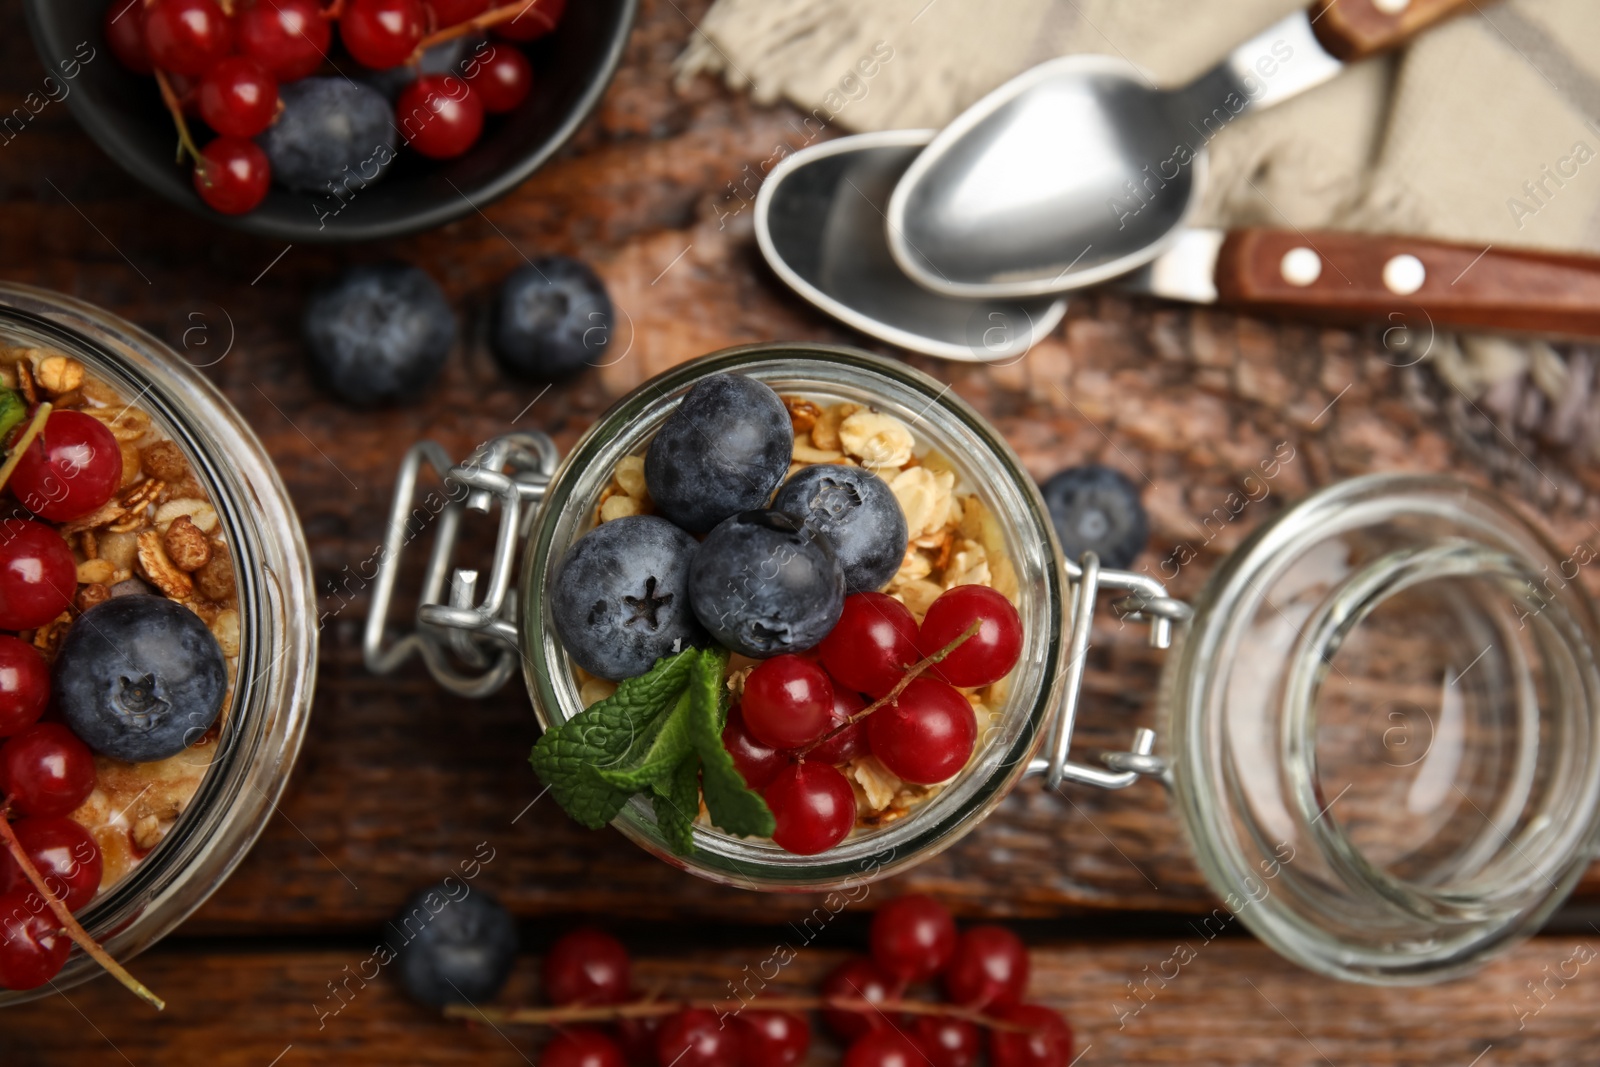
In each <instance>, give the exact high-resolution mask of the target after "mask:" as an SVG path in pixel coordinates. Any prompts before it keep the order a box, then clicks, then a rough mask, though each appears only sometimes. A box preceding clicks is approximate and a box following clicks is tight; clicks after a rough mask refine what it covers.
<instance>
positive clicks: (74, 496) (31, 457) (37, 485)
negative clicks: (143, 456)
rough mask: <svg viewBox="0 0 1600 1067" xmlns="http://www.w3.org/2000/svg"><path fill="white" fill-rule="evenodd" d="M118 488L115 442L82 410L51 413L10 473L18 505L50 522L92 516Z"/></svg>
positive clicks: (119, 455)
mask: <svg viewBox="0 0 1600 1067" xmlns="http://www.w3.org/2000/svg"><path fill="white" fill-rule="evenodd" d="M121 485H122V451H121V449H119V448H118V447H117V439H116V438H115V437H112V436H111V431H110V430H108V429H106V424H105V423H103V422H101V421H100V420H99V419H97V418H95V417H94V416H93V415H85V414H84V413H83V412H81V411H52V412H51V413H50V417H49V418H48V419H46V420H45V423H44V429H43V430H41V431H40V433H39V436H38V437H35V438H34V439H33V443H32V444H30V445H29V446H28V448H27V451H25V452H23V453H22V458H21V459H20V460H18V461H17V466H16V469H15V470H14V471H12V473H11V491H12V492H13V493H15V494H16V497H17V499H18V500H19V501H21V502H22V506H23V507H25V508H27V509H28V510H29V511H31V512H33V513H34V514H35V515H37V516H39V517H40V518H41V519H49V520H50V521H51V522H71V521H72V520H73V519H81V518H83V517H84V516H85V515H89V514H91V513H93V512H94V511H96V510H97V509H98V508H99V507H100V505H102V504H104V503H105V502H106V501H107V500H110V499H111V494H112V493H115V492H116V491H117V489H118V488H119V487H120V486H121Z"/></svg>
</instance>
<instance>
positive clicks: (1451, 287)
mask: <svg viewBox="0 0 1600 1067" xmlns="http://www.w3.org/2000/svg"><path fill="white" fill-rule="evenodd" d="M1216 284H1217V298H1218V302H1219V303H1222V304H1226V305H1230V306H1233V307H1237V308H1240V309H1243V310H1252V311H1285V312H1293V313H1296V314H1306V313H1309V314H1311V315H1312V316H1314V317H1320V318H1327V319H1333V320H1343V321H1362V320H1367V321H1378V322H1384V321H1392V320H1395V319H1396V317H1397V316H1398V317H1403V318H1406V319H1407V320H1408V321H1409V322H1410V324H1411V325H1413V326H1415V325H1417V321H1416V313H1417V312H1421V313H1423V314H1424V315H1425V316H1426V317H1427V319H1428V320H1429V321H1430V322H1431V323H1432V324H1433V325H1436V326H1479V327H1486V328H1489V329H1496V330H1517V331H1530V332H1536V333H1552V334H1565V335H1569V336H1600V258H1597V257H1591V256H1575V255H1564V254H1560V253H1555V252H1534V251H1529V250H1525V249H1509V248H1498V247H1494V246H1488V247H1485V246H1483V245H1459V244H1449V243H1446V242H1443V241H1428V240H1423V239H1420V238H1412V237H1382V236H1375V235H1371V234H1359V233H1344V232H1334V231H1311V232H1301V231H1298V230H1236V231H1234V232H1233V233H1230V234H1228V236H1227V238H1226V239H1225V240H1224V241H1223V242H1222V249H1221V251H1220V253H1219V254H1218V256H1217V266H1216Z"/></svg>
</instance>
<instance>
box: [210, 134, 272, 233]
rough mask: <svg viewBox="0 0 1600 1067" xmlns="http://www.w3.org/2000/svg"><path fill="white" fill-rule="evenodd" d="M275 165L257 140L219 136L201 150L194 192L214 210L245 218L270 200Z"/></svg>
mask: <svg viewBox="0 0 1600 1067" xmlns="http://www.w3.org/2000/svg"><path fill="white" fill-rule="evenodd" d="M271 185H272V165H271V164H270V163H269V162H268V161H267V154H266V153H265V152H263V151H262V150H261V146H260V145H257V144H256V143H255V142H254V141H246V140H244V139H243V138H241V137H218V138H217V139H216V140H214V141H212V142H211V143H210V144H208V145H206V146H205V147H204V148H202V149H201V150H200V161H199V162H198V163H196V164H195V165H194V189H195V192H197V193H199V194H200V199H202V200H204V201H205V202H206V203H207V204H208V205H209V206H210V207H211V208H212V210H214V211H220V212H221V213H222V214H224V215H243V214H244V213H245V212H247V211H251V210H254V208H255V206H256V205H257V204H259V203H261V201H263V200H265V199H266V197H267V190H268V188H269V187H270V186H271Z"/></svg>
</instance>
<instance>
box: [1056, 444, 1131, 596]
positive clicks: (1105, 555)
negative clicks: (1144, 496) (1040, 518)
mask: <svg viewBox="0 0 1600 1067" xmlns="http://www.w3.org/2000/svg"><path fill="white" fill-rule="evenodd" d="M1040 491H1041V492H1043V494H1044V502H1045V506H1046V507H1047V508H1049V509H1050V519H1051V521H1052V522H1053V523H1054V524H1055V527H1056V536H1057V537H1058V538H1060V539H1061V551H1062V553H1063V554H1065V555H1066V557H1067V558H1068V559H1072V560H1075V559H1077V558H1078V557H1079V556H1081V555H1083V553H1085V552H1093V553H1095V554H1096V555H1098V556H1099V557H1100V565H1101V566H1103V567H1115V568H1117V569H1119V570H1120V569H1123V568H1125V567H1127V566H1128V565H1129V564H1130V563H1132V562H1133V561H1134V559H1136V558H1137V557H1138V555H1139V553H1140V552H1143V551H1144V546H1145V543H1146V542H1147V541H1149V540H1150V520H1149V518H1148V517H1147V516H1146V515H1145V511H1144V504H1142V503H1141V502H1140V500H1139V490H1138V487H1137V486H1135V485H1134V484H1133V483H1132V482H1130V481H1129V480H1128V479H1127V478H1126V477H1124V476H1123V475H1122V473H1121V472H1119V471H1114V470H1112V469H1111V468H1110V467H1102V466H1100V465H1099V464H1097V463H1088V464H1085V465H1083V466H1081V467H1068V468H1067V469H1066V470H1064V471H1060V472H1059V473H1057V474H1055V475H1053V476H1051V478H1050V480H1049V481H1047V482H1045V483H1044V485H1043V486H1042V487H1041V490H1040Z"/></svg>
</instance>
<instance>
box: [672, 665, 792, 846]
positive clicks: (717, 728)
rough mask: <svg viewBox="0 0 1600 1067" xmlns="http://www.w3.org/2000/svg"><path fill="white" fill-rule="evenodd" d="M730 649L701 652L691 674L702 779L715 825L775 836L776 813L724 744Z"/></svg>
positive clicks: (692, 733)
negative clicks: (746, 779)
mask: <svg viewBox="0 0 1600 1067" xmlns="http://www.w3.org/2000/svg"><path fill="white" fill-rule="evenodd" d="M727 665H728V654H727V652H725V651H723V650H721V649H707V650H705V651H703V652H701V653H700V656H699V659H698V661H697V662H696V663H695V665H694V669H693V670H692V671H691V672H690V674H689V683H688V684H689V698H690V703H689V737H690V739H691V740H692V741H693V743H694V750H695V752H697V753H698V754H699V756H700V770H701V783H700V788H701V789H702V790H703V791H704V792H705V797H706V809H707V810H708V811H709V812H710V813H711V822H712V824H713V825H715V826H718V827H720V828H721V829H723V830H726V831H727V832H728V833H730V834H738V835H740V836H742V837H771V836H772V830H773V826H774V823H773V821H772V812H771V811H770V810H768V808H767V802H766V801H764V800H762V799H761V796H760V794H758V793H756V792H754V791H752V790H751V789H750V787H749V786H747V785H745V784H744V777H743V776H742V775H740V774H739V771H738V769H737V768H736V767H734V765H733V757H732V756H730V755H728V750H727V749H726V748H724V747H723V745H722V727H723V726H724V725H725V724H726V722H727V705H726V701H727V696H728V688H727V686H726V685H725V684H724V683H723V674H724V672H725V671H726V669H727Z"/></svg>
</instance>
